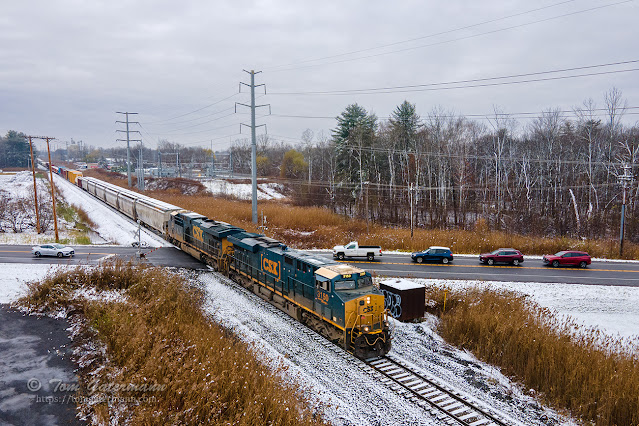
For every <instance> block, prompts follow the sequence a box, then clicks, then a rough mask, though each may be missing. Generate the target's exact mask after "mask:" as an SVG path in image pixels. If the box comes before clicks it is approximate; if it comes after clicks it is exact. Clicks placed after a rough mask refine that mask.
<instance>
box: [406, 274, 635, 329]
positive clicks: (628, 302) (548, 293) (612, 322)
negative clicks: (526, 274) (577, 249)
mask: <svg viewBox="0 0 639 426" xmlns="http://www.w3.org/2000/svg"><path fill="white" fill-rule="evenodd" d="M413 281H416V282H421V283H423V284H425V285H435V286H447V287H450V288H452V289H463V288H469V287H479V288H485V287H491V288H494V289H506V290H512V291H517V292H520V293H524V294H527V295H529V296H530V297H531V298H532V299H533V300H534V301H536V302H537V303H539V304H540V305H541V306H543V307H546V308H550V309H552V310H554V311H555V312H556V313H557V314H559V315H560V316H566V315H568V316H570V317H572V318H573V319H575V320H576V321H577V322H578V323H581V324H583V325H584V326H585V327H587V328H590V327H598V328H599V329H601V330H602V331H604V332H605V333H607V334H609V335H612V336H620V337H627V338H635V339H637V340H638V341H639V287H620V286H602V285H582V284H557V283H521V282H501V281H466V280H433V279H414V280H413Z"/></svg>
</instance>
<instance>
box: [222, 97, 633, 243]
mask: <svg viewBox="0 0 639 426" xmlns="http://www.w3.org/2000/svg"><path fill="white" fill-rule="evenodd" d="M630 111H631V110H630V109H629V108H628V106H627V103H626V102H625V101H624V99H623V97H622V94H621V92H620V91H619V90H617V89H614V88H613V89H611V90H610V91H608V92H607V93H605V95H604V97H603V103H602V104H601V106H598V105H597V104H596V103H595V101H594V100H592V99H588V100H586V101H584V102H583V104H582V105H580V106H578V107H575V108H573V109H572V110H571V111H569V112H566V111H561V110H559V109H548V110H546V111H543V112H541V113H540V114H538V115H537V116H536V117H535V118H533V119H531V120H529V122H528V123H527V124H526V125H525V126H522V125H520V124H519V123H518V121H517V119H516V118H515V117H512V116H510V115H508V114H504V113H501V112H500V111H499V110H497V109H495V111H494V113H493V114H492V115H491V116H489V117H488V119H487V120H486V122H482V121H479V120H472V119H469V118H467V117H464V116H462V115H458V114H455V113H452V112H449V111H445V110H443V109H442V108H439V107H438V108H434V109H432V110H431V111H430V112H429V113H427V114H426V115H425V116H424V117H422V116H420V115H419V114H418V113H417V110H416V107H415V105H414V104H411V103H410V102H408V101H405V102H403V103H402V104H401V105H399V106H397V108H396V109H395V110H394V111H393V113H392V114H391V117H389V119H387V120H380V119H378V118H377V116H376V115H375V114H373V113H370V112H367V111H366V110H365V109H364V108H363V107H362V106H360V105H358V104H351V105H348V106H347V107H346V108H345V110H344V111H343V112H342V113H341V114H340V115H339V116H338V117H337V118H336V125H335V127H334V129H333V130H332V132H331V135H330V136H329V137H327V136H326V135H325V134H323V133H320V134H319V135H318V136H317V137H315V136H314V135H313V132H312V131H310V130H307V131H306V132H304V134H303V135H302V140H301V142H300V143H298V144H297V146H295V147H294V148H293V147H291V146H290V144H285V143H283V142H280V143H277V142H275V143H273V141H269V139H268V137H266V138H262V139H261V141H260V143H259V144H258V157H257V158H258V171H259V172H260V174H262V175H265V176H269V175H270V176H273V177H282V178H288V179H289V182H294V183H295V185H296V191H293V194H294V195H293V197H294V200H295V202H296V203H298V204H304V205H318V206H329V207H330V208H332V209H333V210H335V211H336V212H339V213H344V214H347V215H349V216H359V217H361V218H366V219H369V220H372V221H376V222H379V223H383V224H387V225H409V224H410V222H411V213H412V220H413V222H414V223H415V226H420V227H433V228H444V229H445V228H464V229H472V228H473V227H475V226H476V225H477V224H478V223H481V224H482V225H486V226H488V227H489V228H490V229H498V230H506V231H511V232H516V233H523V234H536V235H546V236H560V235H565V236H573V237H590V238H595V237H611V236H616V235H618V232H619V231H618V230H619V224H620V208H621V203H622V192H623V191H622V187H621V185H620V183H619V182H620V176H621V175H623V174H624V172H625V169H624V166H626V167H628V168H629V170H630V171H631V172H632V174H633V175H634V174H637V166H639V164H637V160H638V159H637V156H638V155H639V127H637V125H636V124H635V125H632V126H628V125H624V124H623V122H622V119H623V117H624V115H626V114H630ZM269 142H270V143H269ZM233 150H234V152H235V154H234V158H235V159H236V160H237V161H238V165H237V166H236V167H237V169H240V170H244V169H246V171H247V172H248V171H249V170H250V168H247V167H248V166H249V165H250V163H249V160H250V145H249V144H248V142H247V141H243V142H238V143H236V144H234V146H233ZM291 151H293V152H295V153H297V154H293V153H292V152H291ZM285 158H288V159H289V160H288V162H287V161H285ZM293 159H295V161H293ZM292 164H295V166H293V165H292ZM260 165H261V166H260ZM638 208H639V185H638V184H637V181H636V180H633V181H632V182H631V183H630V185H629V186H628V190H627V210H626V212H627V222H626V229H627V234H626V235H627V237H629V238H630V239H632V240H635V241H637V240H639V232H637V231H639V221H637V219H636V218H637V217H639V215H637V213H638V211H637V209H638Z"/></svg>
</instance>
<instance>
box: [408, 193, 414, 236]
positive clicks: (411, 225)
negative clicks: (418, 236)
mask: <svg viewBox="0 0 639 426" xmlns="http://www.w3.org/2000/svg"><path fill="white" fill-rule="evenodd" d="M408 199H409V201H410V241H411V247H412V245H413V184H412V183H411V184H410V185H409V187H408Z"/></svg>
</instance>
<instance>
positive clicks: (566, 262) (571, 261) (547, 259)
mask: <svg viewBox="0 0 639 426" xmlns="http://www.w3.org/2000/svg"><path fill="white" fill-rule="evenodd" d="M590 262H591V260H590V255H589V254H588V253H586V252H585V251H574V250H564V251H560V252H559V253H555V254H552V255H551V254H545V255H544V263H545V264H546V265H552V266H554V267H555V268H556V267H558V266H577V265H578V266H579V267H580V268H585V267H586V266H588V265H590Z"/></svg>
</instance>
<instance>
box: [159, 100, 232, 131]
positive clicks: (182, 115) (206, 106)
mask: <svg viewBox="0 0 639 426" xmlns="http://www.w3.org/2000/svg"><path fill="white" fill-rule="evenodd" d="M237 95H239V92H238V93H234V94H232V95H231V96H227V97H226V98H224V99H220V100H219V101H217V102H213V103H212V104H208V105H205V106H203V107H201V108H198V109H195V110H193V111H189V112H187V113H184V114H180V115H176V116H175V117H171V118H166V119H164V120H157V121H147V124H156V123H163V122H166V121H171V120H175V119H177V118H182V117H186V116H187V115H191V114H195V113H196V112H200V111H202V110H205V109H207V108H210V107H212V106H214V105H217V104H219V103H221V102H224V101H226V100H227V99H231V98H232V97H234V96H237Z"/></svg>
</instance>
